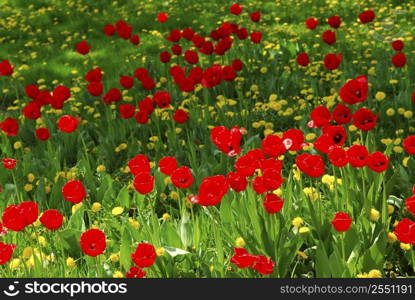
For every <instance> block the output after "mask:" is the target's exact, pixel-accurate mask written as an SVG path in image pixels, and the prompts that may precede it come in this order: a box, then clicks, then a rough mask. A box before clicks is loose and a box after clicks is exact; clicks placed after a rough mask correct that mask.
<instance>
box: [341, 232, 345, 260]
mask: <svg viewBox="0 0 415 300" xmlns="http://www.w3.org/2000/svg"><path fill="white" fill-rule="evenodd" d="M345 236H346V233H345V232H343V233H342V234H341V235H340V243H341V247H342V257H343V261H344V262H345V263H346V250H345V246H344V238H345Z"/></svg>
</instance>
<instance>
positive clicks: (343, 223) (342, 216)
mask: <svg viewBox="0 0 415 300" xmlns="http://www.w3.org/2000/svg"><path fill="white" fill-rule="evenodd" d="M331 224H332V225H333V228H334V229H335V230H336V231H338V232H344V231H348V230H349V228H350V226H351V225H352V219H351V218H350V216H349V215H348V214H347V213H345V212H337V213H336V214H335V215H334V218H333V220H332V221H331Z"/></svg>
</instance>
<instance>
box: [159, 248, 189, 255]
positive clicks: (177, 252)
mask: <svg viewBox="0 0 415 300" xmlns="http://www.w3.org/2000/svg"><path fill="white" fill-rule="evenodd" d="M163 248H164V250H166V252H167V253H168V254H170V256H171V257H175V256H177V255H186V254H189V253H190V252H188V251H186V250H183V249H180V248H175V247H167V246H164V247H163Z"/></svg>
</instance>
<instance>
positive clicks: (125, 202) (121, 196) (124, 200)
mask: <svg viewBox="0 0 415 300" xmlns="http://www.w3.org/2000/svg"><path fill="white" fill-rule="evenodd" d="M116 202H117V203H119V205H121V206H122V207H125V208H129V207H130V194H129V192H128V186H125V187H123V188H122V189H121V190H120V192H119V193H118V196H117V200H116Z"/></svg>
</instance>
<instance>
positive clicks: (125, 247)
mask: <svg viewBox="0 0 415 300" xmlns="http://www.w3.org/2000/svg"><path fill="white" fill-rule="evenodd" d="M120 264H121V266H122V267H123V268H124V270H126V271H127V270H129V269H130V266H131V236H130V233H129V232H128V229H126V228H125V229H124V230H123V232H122V235H121V246H120Z"/></svg>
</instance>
